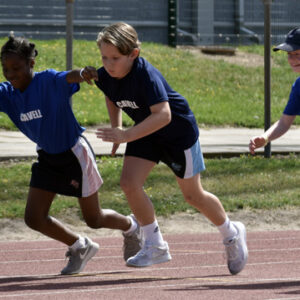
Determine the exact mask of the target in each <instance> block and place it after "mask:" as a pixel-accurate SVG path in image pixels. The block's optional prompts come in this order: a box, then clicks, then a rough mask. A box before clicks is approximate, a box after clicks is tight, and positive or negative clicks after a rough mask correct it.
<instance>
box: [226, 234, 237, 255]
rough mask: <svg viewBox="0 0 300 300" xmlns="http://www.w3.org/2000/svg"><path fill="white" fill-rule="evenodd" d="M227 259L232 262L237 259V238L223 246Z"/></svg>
mask: <svg viewBox="0 0 300 300" xmlns="http://www.w3.org/2000/svg"><path fill="white" fill-rule="evenodd" d="M225 249H226V254H227V259H228V260H229V261H233V260H235V259H237V257H238V237H235V238H233V239H232V240H230V241H229V242H228V243H226V244H225Z"/></svg>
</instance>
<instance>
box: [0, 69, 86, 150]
mask: <svg viewBox="0 0 300 300" xmlns="http://www.w3.org/2000/svg"><path fill="white" fill-rule="evenodd" d="M67 74H68V71H63V72H57V71H55V70H52V69H49V70H45V71H42V72H37V73H35V76H34V77H33V79H32V81H31V83H30V84H29V86H28V87H27V88H26V90H25V91H24V92H20V91H19V90H18V89H14V87H13V86H12V85H11V84H10V83H9V82H4V83H1V84H0V110H1V111H3V112H5V113H6V114H7V115H8V116H9V117H10V119H11V120H12V122H13V123H14V124H15V125H16V127H17V128H19V130H20V131H22V132H23V133H24V134H25V135H26V136H27V137H28V138H29V139H30V140H32V141H33V142H35V143H36V144H37V145H38V147H40V148H42V149H43V150H45V151H46V152H48V153H53V154H54V153H61V152H64V151H66V150H68V149H69V148H71V147H72V146H73V145H75V143H76V141H77V140H78V137H79V136H80V134H81V133H82V132H83V131H84V128H83V127H81V126H80V125H79V124H78V122H77V120H76V118H75V116H74V114H73V111H72V108H71V105H70V97H71V96H72V95H73V94H74V93H75V92H77V91H78V90H79V88H80V86H79V84H77V83H72V84H69V83H68V82H67V80H66V76H67Z"/></svg>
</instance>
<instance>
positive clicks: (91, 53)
mask: <svg viewBox="0 0 300 300" xmlns="http://www.w3.org/2000/svg"><path fill="white" fill-rule="evenodd" d="M4 42H5V39H0V43H1V44H3V43H4ZM34 42H35V43H36V46H37V49H38V51H39V55H38V57H37V60H36V67H35V69H36V71H41V70H44V69H47V68H54V69H57V70H65V68H66V63H65V56H66V55H65V40H50V41H34ZM239 50H241V51H244V52H247V53H255V54H259V55H262V56H263V51H264V50H263V46H247V47H246V46H243V47H240V48H239ZM73 56H74V57H73V61H74V63H73V64H74V68H79V67H82V66H85V65H91V66H95V67H100V66H101V65H102V64H101V59H100V54H99V50H98V49H97V46H96V42H93V41H80V40H74V45H73ZM141 56H143V57H145V58H146V59H147V60H149V61H150V62H151V63H152V64H153V65H154V66H155V67H157V68H158V69H159V70H160V71H161V72H162V74H163V75H164V76H165V78H166V79H167V80H168V82H169V83H170V85H171V86H172V87H173V88H174V89H175V90H177V91H178V92H179V93H181V94H182V95H183V96H185V97H186V98H187V100H188V101H189V103H190V106H191V108H192V110H193V111H194V113H195V115H196V119H197V122H198V124H199V126H240V127H260V128H262V127H263V126H264V69H263V67H245V66H238V65H233V64H230V63H227V62H225V61H222V60H221V61H213V60H210V59H204V58H199V57H197V56H195V55H193V54H191V53H189V52H187V51H185V50H182V49H174V48H170V47H167V46H164V45H160V44H153V43H143V44H142V52H141ZM272 57H273V60H274V67H273V68H272V95H271V96H272V122H274V121H275V120H277V119H278V118H279V117H280V115H281V113H282V110H283V108H284V107H285V104H286V102H287V99H288V96H289V92H290V88H291V85H292V83H293V82H294V80H295V79H296V77H297V74H295V73H293V72H292V71H291V69H290V67H289V65H288V63H287V59H286V53H282V52H277V53H273V52H272ZM3 80H4V78H3V76H2V74H1V76H0V81H3ZM73 103H74V105H73V108H74V112H75V115H76V117H77V119H78V120H79V122H80V123H81V124H82V125H83V126H90V125H96V124H104V123H108V122H109V119H108V115H107V112H106V107H105V103H104V97H103V94H102V93H101V91H100V90H99V89H97V88H96V86H95V85H94V86H92V87H91V86H89V85H87V84H82V85H81V90H80V92H78V93H76V94H75V95H74V97H73ZM131 124H132V122H131V120H130V119H129V118H128V117H127V116H125V115H124V125H125V126H126V125H131ZM296 124H300V121H299V120H296ZM0 128H8V129H15V128H14V126H13V124H12V123H11V122H10V121H9V119H8V118H7V116H6V115H5V114H3V113H0Z"/></svg>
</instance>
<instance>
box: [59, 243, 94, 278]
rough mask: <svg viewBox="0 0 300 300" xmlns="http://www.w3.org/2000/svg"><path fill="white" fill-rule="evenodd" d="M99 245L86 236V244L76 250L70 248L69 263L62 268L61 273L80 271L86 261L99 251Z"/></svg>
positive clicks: (68, 252)
mask: <svg viewBox="0 0 300 300" xmlns="http://www.w3.org/2000/svg"><path fill="white" fill-rule="evenodd" d="M98 249H99V245H98V244H97V243H94V242H92V241H91V240H90V239H89V238H88V237H86V238H85V246H84V247H83V248H80V249H77V250H75V251H73V250H71V249H69V250H68V251H67V252H66V257H69V262H68V264H67V265H66V266H65V267H64V268H63V269H62V270H61V275H71V274H77V273H80V272H81V271H82V270H83V269H84V267H85V265H86V263H87V262H88V261H89V260H90V259H91V258H92V257H93V256H94V255H95V254H96V253H97V251H98Z"/></svg>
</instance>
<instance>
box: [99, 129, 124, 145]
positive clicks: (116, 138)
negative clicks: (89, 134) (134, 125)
mask: <svg viewBox="0 0 300 300" xmlns="http://www.w3.org/2000/svg"><path fill="white" fill-rule="evenodd" d="M125 132H126V131H125V130H123V129H122V128H120V127H115V128H98V129H97V131H96V135H97V138H99V139H102V140H103V141H104V142H112V143H115V144H121V143H125V142H127V141H126V135H125Z"/></svg>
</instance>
